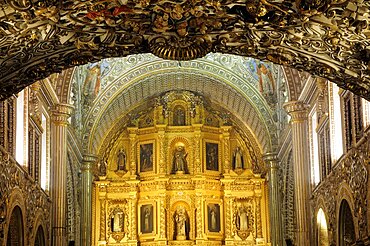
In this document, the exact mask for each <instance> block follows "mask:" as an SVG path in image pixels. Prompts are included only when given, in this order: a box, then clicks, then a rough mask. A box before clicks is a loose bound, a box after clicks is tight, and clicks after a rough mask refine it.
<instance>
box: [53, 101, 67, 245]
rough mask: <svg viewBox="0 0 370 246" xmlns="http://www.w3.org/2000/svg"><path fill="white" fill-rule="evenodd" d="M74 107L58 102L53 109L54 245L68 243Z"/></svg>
mask: <svg viewBox="0 0 370 246" xmlns="http://www.w3.org/2000/svg"><path fill="white" fill-rule="evenodd" d="M72 110H73V107H72V106H71V105H69V104H57V105H55V107H54V109H53V110H52V116H51V120H52V128H51V129H52V139H53V141H52V151H51V153H52V164H51V172H50V173H51V182H52V185H51V187H52V189H51V197H52V201H53V204H52V216H53V217H52V245H53V246H65V245H67V237H66V214H67V213H66V212H67V204H66V200H67V126H68V124H69V123H68V118H69V117H70V115H71V113H72Z"/></svg>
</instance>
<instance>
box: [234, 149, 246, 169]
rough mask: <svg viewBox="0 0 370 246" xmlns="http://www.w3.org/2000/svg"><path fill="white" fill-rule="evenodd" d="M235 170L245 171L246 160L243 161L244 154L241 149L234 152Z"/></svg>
mask: <svg viewBox="0 0 370 246" xmlns="http://www.w3.org/2000/svg"><path fill="white" fill-rule="evenodd" d="M233 162H234V169H243V168H244V160H243V152H242V150H241V149H240V147H236V149H235V151H234V157H233Z"/></svg>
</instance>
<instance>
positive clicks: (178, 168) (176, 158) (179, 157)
mask: <svg viewBox="0 0 370 246" xmlns="http://www.w3.org/2000/svg"><path fill="white" fill-rule="evenodd" d="M187 155H188V153H186V151H185V147H184V146H183V145H178V146H177V147H176V148H175V151H174V153H173V166H172V172H171V173H189V171H188V167H187V162H186V157H187Z"/></svg>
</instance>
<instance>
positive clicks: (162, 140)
mask: <svg viewBox="0 0 370 246" xmlns="http://www.w3.org/2000/svg"><path fill="white" fill-rule="evenodd" d="M158 144H159V173H160V174H161V175H165V174H166V173H167V167H166V149H167V147H168V146H167V139H166V136H165V132H164V128H162V127H158Z"/></svg>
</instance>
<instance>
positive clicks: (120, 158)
mask: <svg viewBox="0 0 370 246" xmlns="http://www.w3.org/2000/svg"><path fill="white" fill-rule="evenodd" d="M117 171H126V152H125V150H124V149H120V151H119V152H118V155H117Z"/></svg>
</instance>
